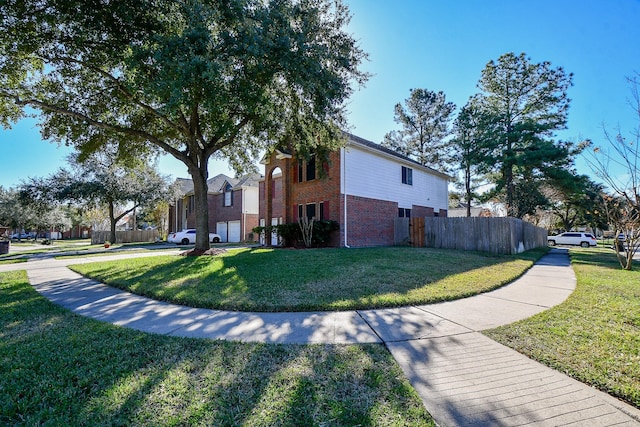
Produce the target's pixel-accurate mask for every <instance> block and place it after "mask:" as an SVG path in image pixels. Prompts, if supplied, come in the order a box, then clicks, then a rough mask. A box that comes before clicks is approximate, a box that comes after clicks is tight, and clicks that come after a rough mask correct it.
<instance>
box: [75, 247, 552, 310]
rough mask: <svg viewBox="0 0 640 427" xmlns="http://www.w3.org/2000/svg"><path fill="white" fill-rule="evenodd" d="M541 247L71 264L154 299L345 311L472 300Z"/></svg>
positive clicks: (272, 252) (269, 253)
mask: <svg viewBox="0 0 640 427" xmlns="http://www.w3.org/2000/svg"><path fill="white" fill-rule="evenodd" d="M546 250H547V249H546V248H543V249H541V250H537V251H530V252H528V253H524V254H520V255H517V256H504V255H491V254H483V253H477V252H462V251H455V250H440V249H438V250H436V249H417V248H400V247H395V248H368V249H315V250H283V249H241V250H234V251H229V252H228V253H226V254H224V255H221V256H216V257H180V256H158V257H153V258H151V257H149V258H137V259H127V260H120V261H109V262H100V263H91V264H83V265H75V266H72V267H71V268H72V269H73V270H75V271H77V272H79V273H81V274H83V275H86V276H89V277H92V278H95V279H98V280H100V281H103V282H105V283H108V284H110V285H112V286H115V287H118V288H122V289H126V290H128V291H131V292H134V293H137V294H141V295H146V296H149V297H151V298H154V299H157V300H164V301H171V302H174V303H179V304H184V305H189V306H193V307H204V308H217V309H228V310H244V311H310V310H351V309H366V308H375V307H394V306H405V305H412V304H425V303H431V302H436V301H444V300H451V299H456V298H462V297H466V296H470V295H475V294H478V293H480V292H485V291H489V290H492V289H495V288H497V287H499V286H502V285H504V284H506V283H509V282H510V281H512V280H514V279H515V278H517V277H519V276H520V275H522V274H523V273H524V272H525V271H526V270H527V269H528V268H529V267H530V266H531V265H532V264H533V262H534V261H535V260H537V259H538V258H539V257H540V256H542V255H543V254H544V253H546Z"/></svg>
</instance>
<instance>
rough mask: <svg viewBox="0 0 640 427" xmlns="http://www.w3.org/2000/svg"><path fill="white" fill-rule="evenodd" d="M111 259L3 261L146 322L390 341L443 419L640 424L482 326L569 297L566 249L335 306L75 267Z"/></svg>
mask: <svg viewBox="0 0 640 427" xmlns="http://www.w3.org/2000/svg"><path fill="white" fill-rule="evenodd" d="M148 255H149V254H126V255H124V256H125V257H138V256H148ZM109 258H122V256H113V257H109ZM109 258H107V257H100V258H86V259H67V260H53V259H44V260H38V261H31V262H28V263H26V264H14V265H4V266H0V271H6V270H23V269H26V270H27V274H28V276H29V280H30V282H31V284H32V285H33V286H34V287H35V288H36V290H38V292H40V293H41V294H42V295H44V296H45V297H47V298H49V299H50V300H51V301H53V302H55V303H56V304H59V305H62V306H64V307H66V308H69V309H70V310H73V311H74V312H76V313H79V314H81V315H84V316H88V317H92V318H95V319H99V320H103V321H107V322H111V323H114V324H116V325H121V326H126V327H131V328H134V329H138V330H141V331H145V332H153V333H160V334H167V335H176V336H186V337H201V338H211V339H225V340H238V341H245V342H268V343H332V344H338V343H384V344H385V345H386V346H387V347H388V348H389V350H390V351H391V353H392V354H393V356H394V357H395V359H396V360H397V361H398V363H399V364H400V366H401V367H402V369H403V371H404V372H405V374H406V375H407V377H408V378H409V380H410V381H411V383H412V384H413V385H414V387H415V388H416V390H417V391H418V393H419V394H420V396H421V397H422V399H423V401H424V404H425V406H426V407H427V409H428V410H429V412H430V413H431V414H432V415H433V417H434V418H435V419H436V421H437V422H438V423H439V424H440V425H442V426H458V425H474V426H476V425H486V426H515V425H570V424H574V425H594V426H595V425H597V426H605V425H629V426H631V425H634V426H635V425H640V411H639V410H638V409H636V408H634V407H631V406H629V405H626V404H624V403H622V402H620V401H618V400H616V399H613V398H611V397H610V396H608V395H607V394H605V393H601V392H599V391H597V390H595V389H592V388H590V387H588V386H586V385H584V384H582V383H579V382H577V381H574V380H572V379H571V378H569V377H567V376H565V375H563V374H560V373H558V372H556V371H553V370H551V369H549V368H547V367H545V366H543V365H541V364H539V363H537V362H534V361H532V360H530V359H528V358H526V357H525V356H522V355H520V354H519V353H517V352H515V351H513V350H511V349H509V348H507V347H504V346H502V345H500V344H498V343H496V342H494V341H492V340H490V339H488V338H487V337H485V336H484V335H482V334H480V333H479V331H481V330H484V329H488V328H492V327H496V326H500V325H503V324H508V323H511V322H514V321H517V320H520V319H524V318H527V317H529V316H532V315H534V314H536V313H538V312H540V311H543V310H546V309H547V308H549V307H552V306H554V305H557V304H559V303H561V302H562V301H564V300H565V299H566V298H567V297H568V296H569V295H570V294H571V292H572V291H573V289H574V288H575V276H574V274H573V270H572V269H571V266H570V264H569V257H568V254H567V251H566V250H562V249H554V250H552V251H551V252H550V253H549V254H548V255H547V256H545V257H544V258H542V259H541V260H540V261H539V262H538V263H537V264H536V265H535V266H534V267H532V268H531V269H530V270H529V271H528V272H527V273H526V274H525V275H524V276H523V277H521V278H520V279H518V280H516V281H515V282H513V283H512V284H510V285H508V286H505V287H502V288H500V289H498V290H496V291H493V292H488V293H485V294H482V295H478V296H475V297H471V298H466V299H463V300H458V301H451V302H446V303H441V304H430V305H424V306H415V307H404V308H397V309H381V310H363V311H349V312H331V313H327V312H317V313H243V312H228V311H220V310H205V309H196V308H189V307H183V306H178V305H174V304H167V303H163V302H158V301H154V300H150V299H148V298H144V297H140V296H136V295H132V294H129V293H126V292H123V291H120V290H117V289H114V288H111V287H108V286H106V285H103V284H101V283H98V282H95V281H92V280H89V279H86V278H84V277H82V276H80V275H78V274H76V273H73V272H72V271H71V270H69V269H68V268H66V265H68V264H77V263H83V262H94V261H100V260H106V259H109Z"/></svg>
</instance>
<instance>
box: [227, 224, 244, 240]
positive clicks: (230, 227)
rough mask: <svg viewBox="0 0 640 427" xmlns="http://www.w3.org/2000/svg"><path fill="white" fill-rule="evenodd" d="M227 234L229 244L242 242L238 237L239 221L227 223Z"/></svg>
mask: <svg viewBox="0 0 640 427" xmlns="http://www.w3.org/2000/svg"><path fill="white" fill-rule="evenodd" d="M227 232H228V233H229V235H228V240H227V241H229V242H233V243H238V242H239V241H240V240H242V239H241V238H240V237H241V236H240V221H229V222H228V223H227Z"/></svg>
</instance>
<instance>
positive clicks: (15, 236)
mask: <svg viewBox="0 0 640 427" xmlns="http://www.w3.org/2000/svg"><path fill="white" fill-rule="evenodd" d="M9 238H10V239H11V240H18V239H21V240H23V239H30V238H31V234H29V233H25V232H24V231H23V232H22V233H13V234H12V235H11V236H9Z"/></svg>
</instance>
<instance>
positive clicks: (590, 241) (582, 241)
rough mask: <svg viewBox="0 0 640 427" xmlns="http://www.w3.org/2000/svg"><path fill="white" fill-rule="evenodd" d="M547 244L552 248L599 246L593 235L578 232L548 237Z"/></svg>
mask: <svg viewBox="0 0 640 427" xmlns="http://www.w3.org/2000/svg"><path fill="white" fill-rule="evenodd" d="M547 242H548V243H549V245H551V246H555V245H575V246H582V247H583V248H588V247H589V246H597V245H598V242H597V241H596V238H595V237H594V236H593V234H591V233H580V232H577V231H567V232H566V233H562V234H558V235H557V236H548V237H547Z"/></svg>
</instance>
